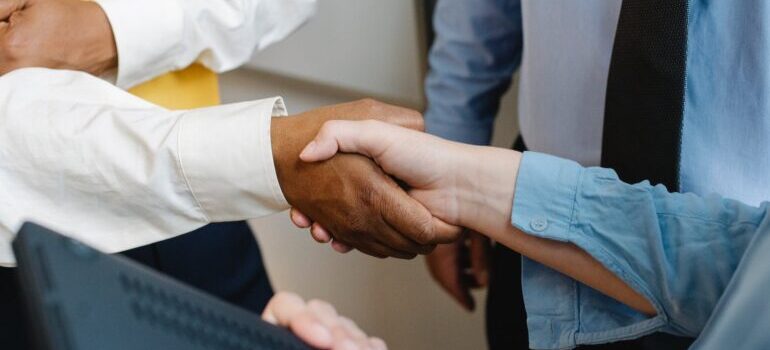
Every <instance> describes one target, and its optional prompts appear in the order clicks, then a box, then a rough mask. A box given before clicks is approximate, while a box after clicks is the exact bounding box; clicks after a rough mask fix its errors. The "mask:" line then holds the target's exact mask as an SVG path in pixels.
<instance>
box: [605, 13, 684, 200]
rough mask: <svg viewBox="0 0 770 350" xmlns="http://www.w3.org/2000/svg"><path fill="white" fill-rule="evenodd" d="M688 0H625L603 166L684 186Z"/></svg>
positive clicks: (632, 177) (627, 177)
mask: <svg viewBox="0 0 770 350" xmlns="http://www.w3.org/2000/svg"><path fill="white" fill-rule="evenodd" d="M687 6H688V5H687V0H624V1H623V5H622V7H621V10H620V18H619V20H618V28H617V32H616V34H615V45H614V48H613V51H612V61H611V62H610V72H609V77H608V81H607V100H606V105H605V114H604V137H603V140H602V166H603V167H608V168H612V169H615V171H617V172H618V175H619V176H620V178H621V179H622V180H624V181H626V182H630V183H635V182H639V181H642V180H650V182H652V183H653V184H659V183H662V184H664V185H666V187H668V189H669V190H671V191H677V190H678V189H679V152H680V142H681V134H682V114H683V109H684V84H685V58H686V57H685V55H686V44H687V12H688V11H687V8H688V7H687Z"/></svg>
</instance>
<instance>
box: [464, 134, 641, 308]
mask: <svg viewBox="0 0 770 350" xmlns="http://www.w3.org/2000/svg"><path fill="white" fill-rule="evenodd" d="M468 149H469V154H468V156H465V158H466V159H467V162H468V163H471V162H472V165H470V164H468V165H466V166H463V168H464V169H467V170H466V171H468V174H470V177H467V180H465V181H464V182H466V185H471V186H469V188H473V190H472V191H467V192H465V193H463V194H461V198H462V199H461V200H460V203H464V205H463V207H462V208H461V215H462V217H463V218H462V219H461V222H462V225H463V226H466V227H469V228H471V229H473V230H476V231H478V232H480V233H483V234H485V235H487V236H488V237H490V238H492V239H494V240H495V241H497V242H498V243H499V244H503V245H505V246H507V247H508V248H510V249H512V250H514V251H516V252H518V253H520V254H521V255H524V256H526V257H528V258H530V259H532V260H534V261H537V262H539V263H541V264H543V265H546V266H549V267H551V268H552V269H554V270H556V271H559V272H561V273H563V274H565V275H567V276H570V277H572V278H574V279H575V280H577V281H580V282H582V283H584V284H586V285H588V286H590V287H592V288H594V289H596V290H598V291H600V292H602V293H604V294H606V295H608V296H610V297H612V298H614V299H616V300H618V301H620V302H622V303H624V304H626V305H628V306H630V307H632V308H634V309H635V310H638V311H640V312H643V313H645V314H654V313H655V309H654V308H653V306H652V305H651V304H650V302H649V301H647V300H646V299H645V298H644V297H643V296H642V295H640V294H639V293H637V292H636V291H634V290H633V289H632V288H631V287H629V286H628V284H626V283H625V282H623V281H622V280H621V279H620V278H618V277H617V276H616V275H615V274H613V273H612V272H611V271H610V270H608V269H607V268H606V267H604V266H603V265H602V264H601V263H600V262H598V261H597V260H596V259H594V258H593V257H592V256H591V255H590V254H588V253H586V252H585V251H583V250H582V249H580V248H578V247H577V246H575V245H573V244H570V243H565V242H559V241H555V240H548V239H544V238H540V237H536V236H532V235H529V234H526V233H524V232H522V231H521V230H518V229H516V228H514V226H513V225H512V224H511V210H512V206H513V197H514V188H515V187H516V174H517V173H518V168H519V164H520V163H521V153H519V152H516V151H511V150H505V149H499V148H490V147H469V148H468ZM461 158H462V157H461ZM460 186H461V187H465V186H463V185H460Z"/></svg>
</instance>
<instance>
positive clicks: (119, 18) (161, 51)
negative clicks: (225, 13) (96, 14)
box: [95, 0, 184, 89]
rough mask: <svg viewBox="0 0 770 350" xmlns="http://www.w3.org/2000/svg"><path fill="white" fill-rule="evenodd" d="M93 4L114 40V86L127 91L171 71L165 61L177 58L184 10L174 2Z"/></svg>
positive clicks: (146, 0)
mask: <svg viewBox="0 0 770 350" xmlns="http://www.w3.org/2000/svg"><path fill="white" fill-rule="evenodd" d="M95 1H96V2H97V3H98V4H99V5H100V6H101V7H102V9H103V10H104V12H105V14H106V15H107V18H108V19H109V21H110V25H111V26H112V32H113V35H114V37H115V44H116V46H117V49H118V71H117V80H116V85H117V86H118V87H120V88H123V89H128V88H130V87H133V86H135V85H138V84H140V83H143V82H145V81H147V80H150V79H151V78H153V77H155V76H156V75H158V74H161V73H165V72H166V71H168V70H169V69H173V68H172V67H167V65H168V64H167V62H166V61H167V60H168V57H177V56H178V51H179V50H181V48H180V46H179V43H181V42H182V41H183V37H184V11H183V9H182V7H181V6H180V4H179V2H178V1H177V0H128V1H127V0H95ZM164 58H165V59H164ZM177 68H179V69H181V68H184V67H177Z"/></svg>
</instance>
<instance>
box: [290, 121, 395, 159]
mask: <svg viewBox="0 0 770 350" xmlns="http://www.w3.org/2000/svg"><path fill="white" fill-rule="evenodd" d="M388 127H391V128H393V127H394V126H392V125H388V124H386V123H384V122H380V121H375V120H366V121H349V120H331V121H327V122H326V123H324V125H323V126H322V127H321V130H320V131H319V132H318V135H316V137H315V139H314V140H313V141H311V142H310V143H309V144H308V145H307V146H305V148H304V149H303V150H302V152H301V153H300V155H299V157H300V159H302V160H303V161H306V162H318V161H322V160H326V159H329V158H331V157H333V156H334V155H335V154H336V153H337V152H338V151H342V152H348V153H358V154H361V155H364V156H367V157H370V158H371V156H372V154H379V152H378V151H379V150H381V149H382V148H383V147H384V146H385V144H386V143H385V142H383V141H384V140H385V139H386V138H385V136H384V135H383V134H384V131H385V129H387V128H388Z"/></svg>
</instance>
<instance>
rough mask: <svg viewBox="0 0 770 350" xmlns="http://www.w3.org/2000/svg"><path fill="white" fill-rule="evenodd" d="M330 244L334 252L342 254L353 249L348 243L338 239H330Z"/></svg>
mask: <svg viewBox="0 0 770 350" xmlns="http://www.w3.org/2000/svg"><path fill="white" fill-rule="evenodd" d="M331 245H332V249H334V250H335V251H336V252H338V253H342V254H347V253H348V252H350V251H351V250H353V247H351V246H349V245H347V244H345V243H342V242H340V241H338V240H336V239H333V240H332V244H331Z"/></svg>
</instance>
